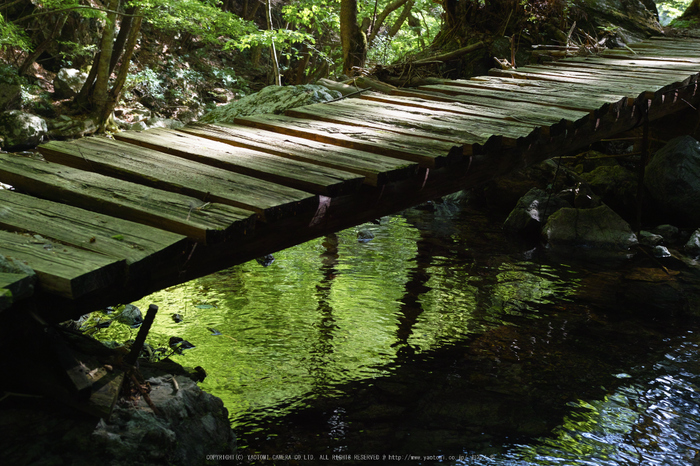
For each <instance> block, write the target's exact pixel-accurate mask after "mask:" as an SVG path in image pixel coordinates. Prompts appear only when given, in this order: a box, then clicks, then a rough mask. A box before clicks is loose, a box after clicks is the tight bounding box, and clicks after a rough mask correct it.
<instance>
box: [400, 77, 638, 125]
mask: <svg viewBox="0 0 700 466" xmlns="http://www.w3.org/2000/svg"><path fill="white" fill-rule="evenodd" d="M538 90H539V94H537V93H535V92H524V91H523V92H520V91H518V92H514V91H513V90H511V89H498V88H495V87H490V88H489V86H473V87H466V86H453V85H449V86H448V85H428V86H420V87H418V88H417V89H416V90H415V91H404V90H398V91H395V94H397V95H413V96H415V95H417V93H426V94H428V95H433V96H440V95H446V96H450V98H451V99H452V100H454V101H458V102H463V103H466V104H469V105H480V106H485V107H494V108H502V109H508V108H514V107H517V108H520V109H522V110H523V111H529V112H537V111H538V109H540V108H542V107H550V108H555V109H561V110H564V111H566V110H569V111H574V112H577V113H576V114H575V115H579V113H578V112H581V111H586V112H589V113H591V114H594V113H596V112H598V111H600V109H601V107H608V106H609V104H608V103H606V102H601V101H597V100H595V99H584V98H581V99H578V100H572V99H570V98H567V97H565V96H559V95H558V94H557V92H556V91H555V90H552V89H547V88H542V87H540V88H538ZM622 99H623V96H622V95H619V96H618V98H617V101H618V102H619V101H621V100H622ZM625 102H626V98H625ZM562 118H566V117H565V116H564V115H562Z"/></svg>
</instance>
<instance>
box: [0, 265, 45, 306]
mask: <svg viewBox="0 0 700 466" xmlns="http://www.w3.org/2000/svg"><path fill="white" fill-rule="evenodd" d="M35 283H36V276H35V275H27V274H24V273H9V272H2V271H0V312H2V311H4V310H5V309H9V308H10V307H11V306H12V304H14V303H16V302H17V301H20V300H22V299H24V298H28V297H30V296H31V295H33V294H34V284H35Z"/></svg>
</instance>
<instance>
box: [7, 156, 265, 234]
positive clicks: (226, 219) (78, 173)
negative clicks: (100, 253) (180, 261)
mask: <svg viewBox="0 0 700 466" xmlns="http://www.w3.org/2000/svg"><path fill="white" fill-rule="evenodd" d="M0 180H2V181H3V182H5V183H7V184H10V185H12V186H14V187H15V188H17V189H18V190H21V191H23V192H25V193H29V194H33V195H36V196H40V197H44V198H47V199H51V200H53V201H56V202H61V203H66V204H69V205H73V206H76V207H80V208H83V209H86V210H90V211H96V212H100V213H102V214H105V215H110V216H113V217H118V218H122V219H125V220H130V221H133V222H136V223H143V224H144V225H149V226H152V227H155V228H159V229H162V230H167V231H171V232H173V233H179V234H182V235H185V236H188V237H190V238H192V239H194V240H196V241H199V242H203V243H212V242H217V241H223V240H225V239H227V238H230V237H232V236H237V235H243V234H245V233H250V232H251V231H252V230H253V229H254V227H255V219H256V217H257V215H256V214H255V212H252V211H249V210H243V209H239V208H236V207H231V206H227V205H223V204H218V203H205V202H204V201H202V200H201V199H198V198H195V197H189V196H184V195H182V194H176V193H169V192H166V191H161V190H159V189H154V188H151V187H148V186H142V185H139V184H135V183H130V182H127V181H120V180H115V179H114V178H109V177H107V176H104V175H100V174H97V173H93V172H87V171H83V170H78V169H74V168H69V167H65V166H63V165H58V164H53V163H48V162H45V161H41V160H36V159H32V158H27V157H21V156H17V155H11V154H0Z"/></svg>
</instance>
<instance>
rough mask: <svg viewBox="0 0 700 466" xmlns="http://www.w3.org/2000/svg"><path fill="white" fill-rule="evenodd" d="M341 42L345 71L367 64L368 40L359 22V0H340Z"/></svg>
mask: <svg viewBox="0 0 700 466" xmlns="http://www.w3.org/2000/svg"><path fill="white" fill-rule="evenodd" d="M340 42H341V44H342V47H343V73H345V74H346V75H348V76H352V74H353V68H355V67H359V68H362V67H363V66H365V56H366V54H367V40H366V38H365V35H364V34H363V33H362V31H360V27H359V26H358V24H357V0H340Z"/></svg>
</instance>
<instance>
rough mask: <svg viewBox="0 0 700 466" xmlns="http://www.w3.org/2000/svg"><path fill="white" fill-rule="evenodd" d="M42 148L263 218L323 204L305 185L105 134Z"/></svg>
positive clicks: (82, 165)
mask: <svg viewBox="0 0 700 466" xmlns="http://www.w3.org/2000/svg"><path fill="white" fill-rule="evenodd" d="M39 151H40V152H41V153H42V155H44V157H46V159H47V160H49V161H52V162H57V163H61V164H64V165H68V166H72V167H75V168H79V169H82V170H89V171H94V172H97V173H101V174H103V175H108V176H112V177H115V178H118V179H122V180H126V181H131V182H134V183H138V184H143V185H146V186H151V187H154V188H158V189H163V190H165V191H171V192H175V193H181V194H185V195H188V196H195V197H200V198H202V199H203V200H206V201H213V202H218V203H221V204H227V205H231V206H233V207H238V208H241V209H246V210H252V211H254V212H256V213H257V214H258V216H259V217H260V219H261V220H263V221H274V220H277V219H280V218H283V217H286V216H289V215H298V214H303V213H307V212H310V213H311V214H313V212H314V211H315V209H316V208H317V207H318V197H317V196H316V195H314V194H311V193H308V192H305V191H300V190H298V189H294V188H289V187H286V186H281V185H278V184H276V183H272V182H269V181H264V180H259V179H257V178H253V177H251V176H247V175H241V174H238V173H232V172H230V171H228V170H223V169H220V168H216V167H211V166H208V165H204V164H202V163H198V162H192V161H190V160H185V159H182V158H180V157H174V156H172V155H168V154H165V153H163V152H159V151H155V150H152V149H147V148H144V147H139V146H136V145H134V144H128V143H125V142H119V141H113V140H111V139H107V138H103V137H89V138H83V139H77V140H74V141H52V142H49V143H47V144H43V145H41V146H39Z"/></svg>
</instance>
